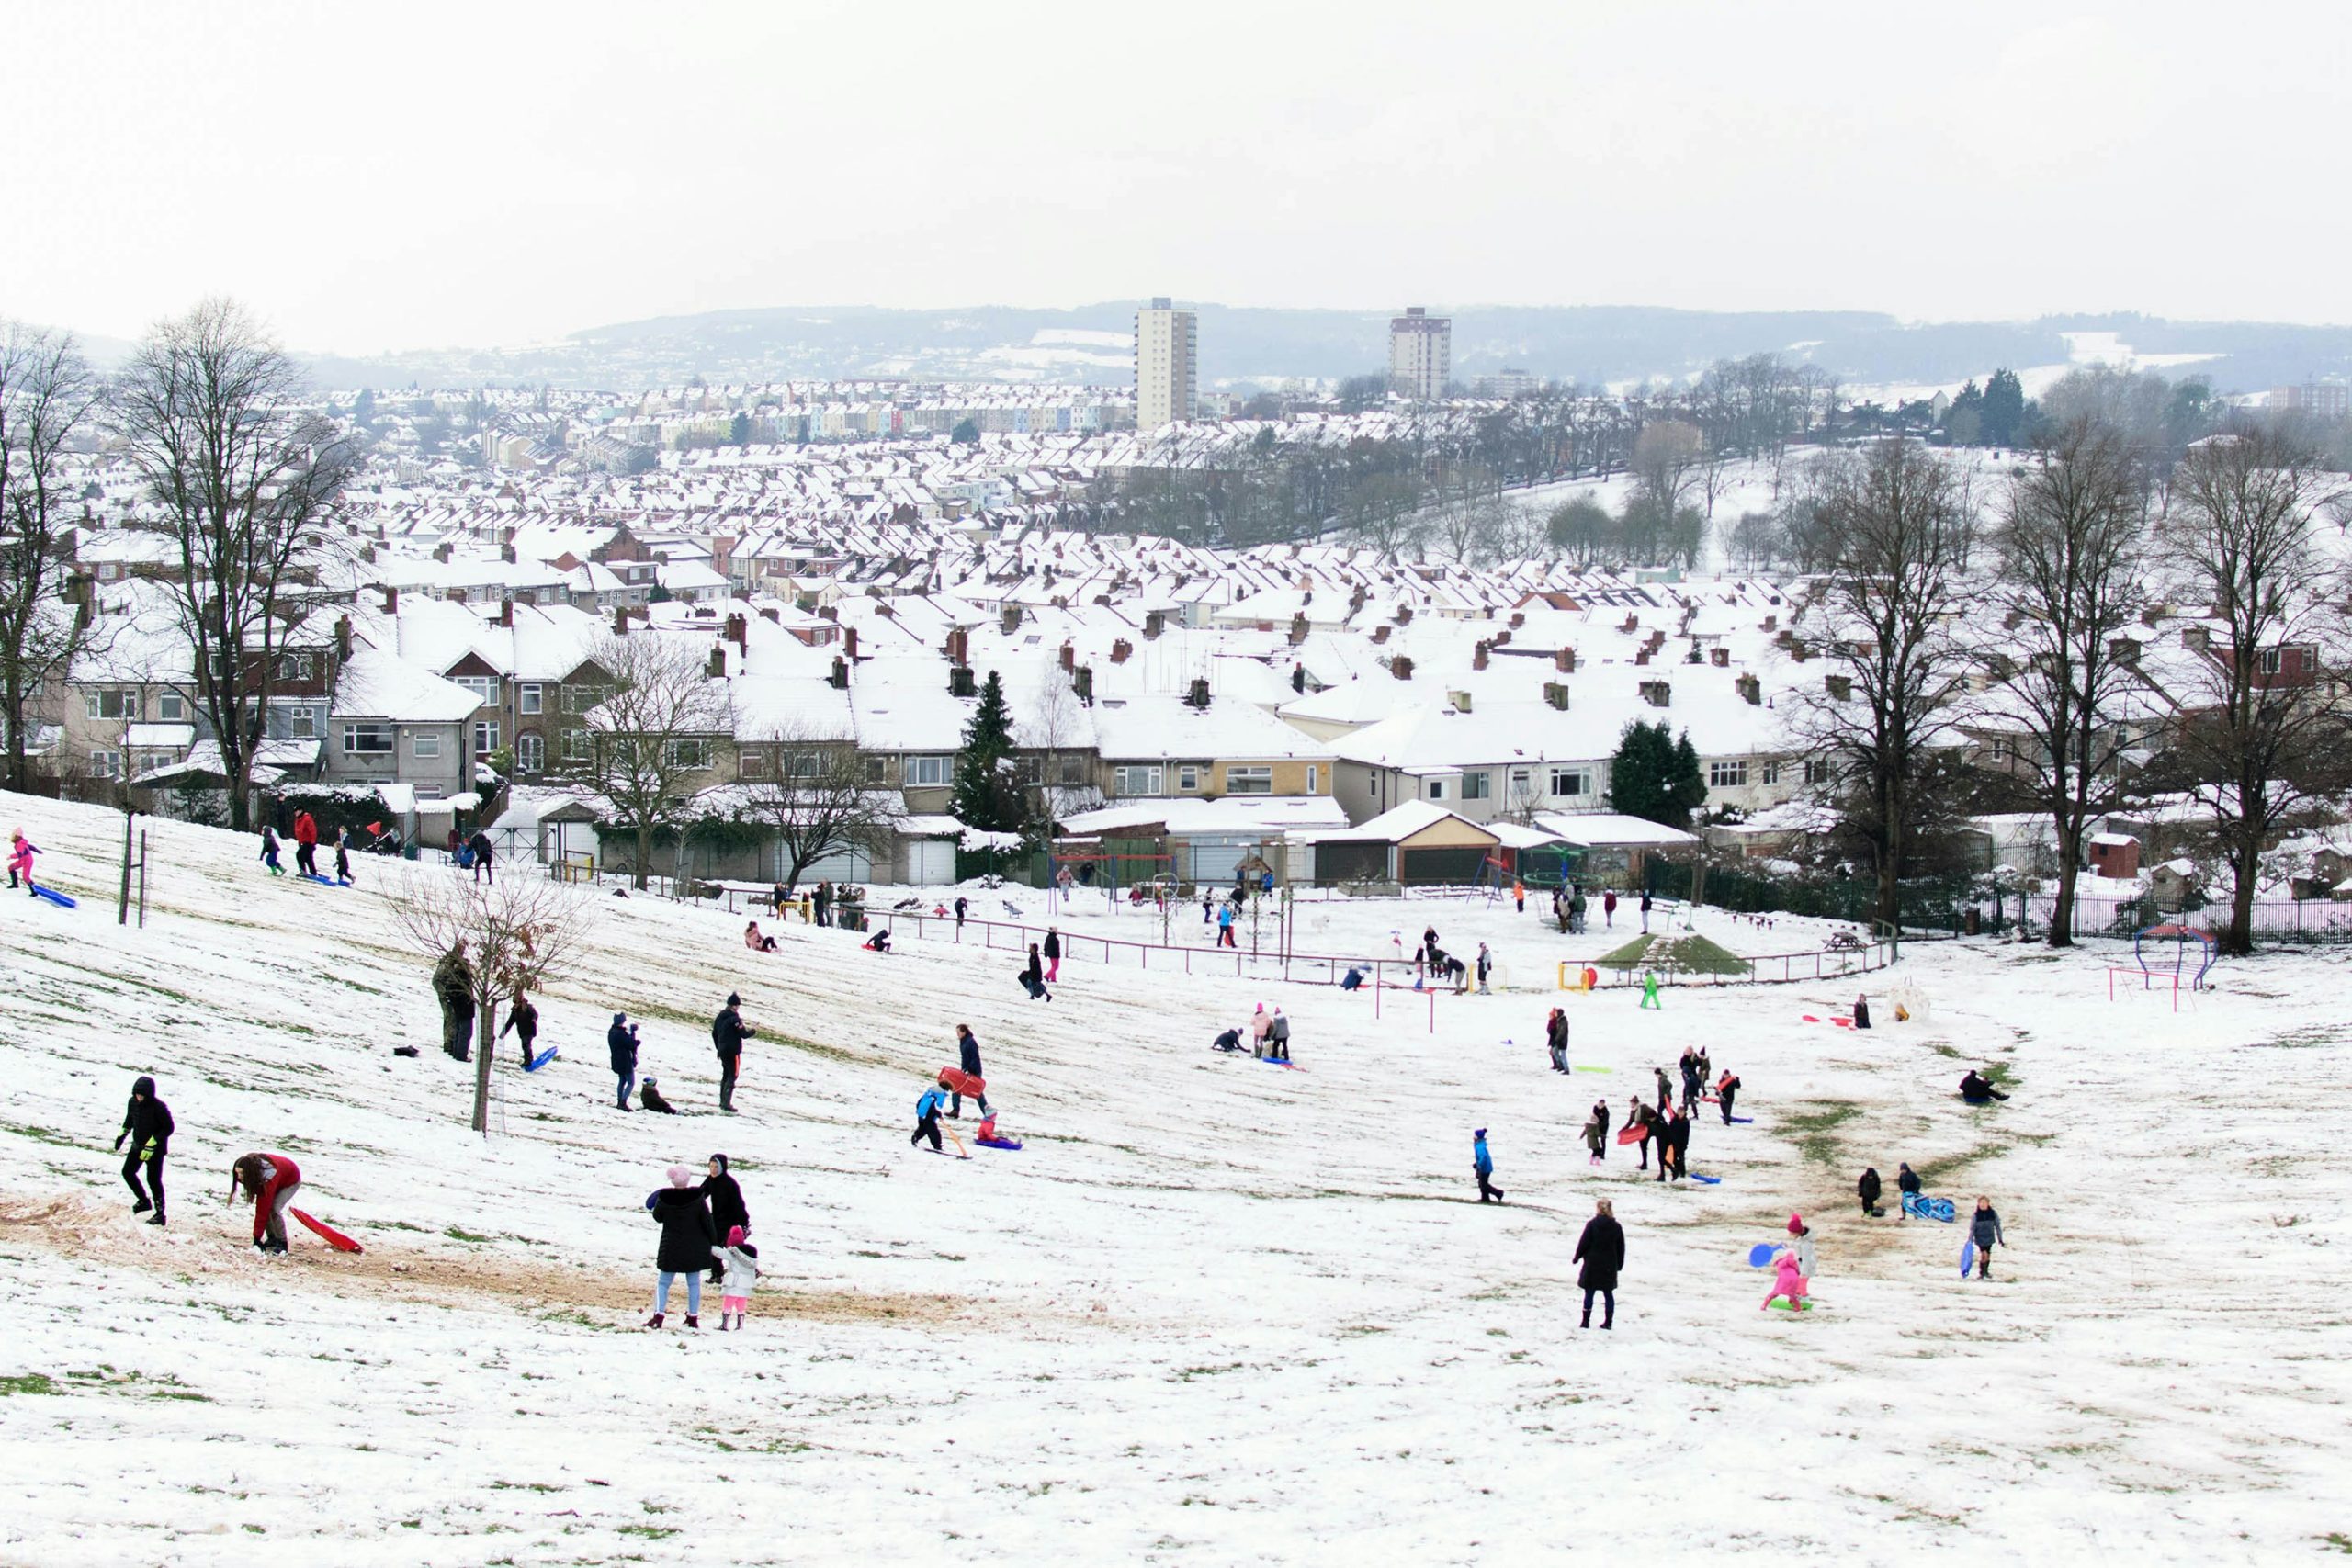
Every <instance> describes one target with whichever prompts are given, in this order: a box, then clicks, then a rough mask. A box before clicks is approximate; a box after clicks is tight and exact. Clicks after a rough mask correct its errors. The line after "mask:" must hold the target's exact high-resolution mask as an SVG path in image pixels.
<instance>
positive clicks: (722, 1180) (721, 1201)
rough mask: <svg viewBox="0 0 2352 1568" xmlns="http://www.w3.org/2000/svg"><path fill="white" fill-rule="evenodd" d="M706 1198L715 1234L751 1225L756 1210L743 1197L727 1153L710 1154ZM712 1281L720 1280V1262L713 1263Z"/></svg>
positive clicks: (739, 1232)
mask: <svg viewBox="0 0 2352 1568" xmlns="http://www.w3.org/2000/svg"><path fill="white" fill-rule="evenodd" d="M702 1201H704V1202H705V1203H707V1205H709V1207H710V1228H711V1232H712V1234H713V1235H716V1234H718V1232H720V1231H726V1230H732V1231H734V1232H736V1233H737V1234H738V1235H741V1233H742V1232H744V1231H746V1230H748V1229H750V1228H751V1224H752V1211H751V1209H750V1207H749V1206H748V1205H746V1204H745V1203H744V1201H743V1190H742V1188H741V1187H739V1186H737V1185H736V1184H735V1179H734V1178H733V1177H731V1176H729V1175H728V1174H727V1156H725V1155H713V1156H710V1174H709V1175H708V1176H706V1177H704V1178H703V1179H702ZM710 1282H711V1283H712V1284H714V1285H716V1284H718V1282H719V1266H718V1264H717V1263H716V1262H714V1263H712V1264H711V1266H710Z"/></svg>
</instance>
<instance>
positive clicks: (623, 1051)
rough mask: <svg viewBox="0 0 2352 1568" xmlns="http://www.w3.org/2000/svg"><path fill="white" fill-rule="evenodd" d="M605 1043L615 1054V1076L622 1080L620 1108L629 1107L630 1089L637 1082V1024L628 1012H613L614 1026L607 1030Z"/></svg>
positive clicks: (624, 1109)
mask: <svg viewBox="0 0 2352 1568" xmlns="http://www.w3.org/2000/svg"><path fill="white" fill-rule="evenodd" d="M605 1047H606V1049H608V1050H610V1051H611V1052H612V1055H613V1077H616V1078H617V1079H618V1080H619V1081H620V1091H619V1099H620V1108H621V1109H622V1110H623V1111H627V1110H628V1109H629V1103H628V1091H629V1089H631V1088H633V1087H634V1086H635V1085H636V1083H637V1025H635V1024H633V1023H631V1022H630V1021H628V1014H627V1013H625V1012H616V1013H615V1014H613V1026H612V1027H611V1028H610V1029H607V1030H606V1031H605Z"/></svg>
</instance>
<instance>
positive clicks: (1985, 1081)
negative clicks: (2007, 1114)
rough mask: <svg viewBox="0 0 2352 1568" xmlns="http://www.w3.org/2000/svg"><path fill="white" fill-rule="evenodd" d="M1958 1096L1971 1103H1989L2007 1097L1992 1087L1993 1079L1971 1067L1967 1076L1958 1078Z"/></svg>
mask: <svg viewBox="0 0 2352 1568" xmlns="http://www.w3.org/2000/svg"><path fill="white" fill-rule="evenodd" d="M1960 1098H1961V1099H1962V1100H1966V1101H1968V1103H1969V1104H1971V1105H1990V1104H1992V1103H1993V1102H1994V1101H1995V1100H2007V1099H2008V1098H2009V1097H2008V1096H2007V1095H2006V1094H2003V1093H2002V1092H2001V1091H2000V1090H1999V1089H1995V1088H1994V1087H1993V1080H1992V1079H1990V1078H1988V1077H1985V1075H1984V1074H1983V1073H1980V1072H1978V1071H1977V1070H1976V1069H1975V1068H1973V1067H1971V1068H1970V1069H1969V1070H1968V1076H1967V1077H1963V1078H1962V1079H1961V1080H1960Z"/></svg>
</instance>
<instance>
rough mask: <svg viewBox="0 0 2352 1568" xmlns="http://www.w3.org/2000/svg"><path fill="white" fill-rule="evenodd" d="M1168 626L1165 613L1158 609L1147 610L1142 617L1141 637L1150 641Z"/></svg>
mask: <svg viewBox="0 0 2352 1568" xmlns="http://www.w3.org/2000/svg"><path fill="white" fill-rule="evenodd" d="M1167 627H1168V617H1167V615H1165V614H1164V613H1162V612H1161V611H1159V610H1147V611H1145V612H1144V617H1143V639H1144V641H1146V642H1150V641H1152V640H1153V639H1154V638H1156V637H1159V634H1160V633H1161V632H1163V631H1165V630H1166V629H1167Z"/></svg>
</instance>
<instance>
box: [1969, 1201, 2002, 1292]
mask: <svg viewBox="0 0 2352 1568" xmlns="http://www.w3.org/2000/svg"><path fill="white" fill-rule="evenodd" d="M1968 1239H1969V1240H1971V1241H1973V1242H1974V1243H1975V1244H1976V1277H1977V1278H1978V1279H1980V1280H1989V1279H1991V1278H1992V1277H1993V1249H1994V1248H1995V1247H2007V1246H2008V1244H2009V1243H2008V1238H2007V1236H2004V1235H2002V1234H2001V1216H2000V1215H1999V1214H1998V1213H1995V1212H1994V1209H1993V1200H1991V1199H1990V1198H1985V1197H1979V1198H1978V1199H1977V1200H1976V1212H1975V1213H1973V1214H1971V1215H1970V1216H1969V1217H1968Z"/></svg>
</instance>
